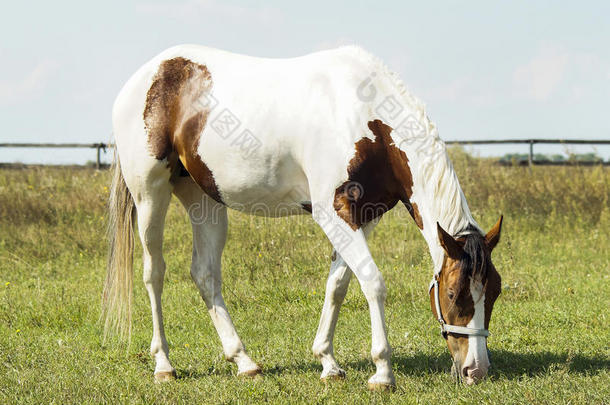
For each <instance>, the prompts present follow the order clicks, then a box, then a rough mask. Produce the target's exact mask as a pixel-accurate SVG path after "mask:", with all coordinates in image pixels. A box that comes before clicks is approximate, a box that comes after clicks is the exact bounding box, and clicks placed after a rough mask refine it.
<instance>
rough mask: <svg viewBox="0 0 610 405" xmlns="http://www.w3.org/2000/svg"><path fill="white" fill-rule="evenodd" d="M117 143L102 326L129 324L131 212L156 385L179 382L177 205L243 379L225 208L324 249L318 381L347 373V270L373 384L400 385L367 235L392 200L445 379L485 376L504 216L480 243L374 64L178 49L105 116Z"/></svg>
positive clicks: (445, 174)
mask: <svg viewBox="0 0 610 405" xmlns="http://www.w3.org/2000/svg"><path fill="white" fill-rule="evenodd" d="M113 131H114V136H115V139H116V147H117V153H118V155H117V161H116V169H115V174H114V180H113V187H112V192H111V198H110V214H111V215H110V218H111V228H110V236H111V247H110V256H109V266H108V275H107V280H106V286H105V292H104V303H105V312H106V316H107V318H106V326H107V327H112V326H116V327H118V328H119V329H122V330H124V331H125V330H127V329H128V328H129V327H130V326H128V325H130V311H131V310H130V305H131V289H132V284H133V282H132V277H133V276H132V273H133V271H132V261H133V259H132V257H133V226H134V217H135V216H136V215H137V224H138V230H139V235H140V239H141V242H142V245H143V251H144V284H145V286H146V289H147V291H148V294H149V297H150V304H151V308H152V320H153V337H152V343H151V353H152V355H153V356H154V357H155V360H156V366H155V377H156V379H157V380H160V381H162V380H166V379H171V378H173V377H174V376H175V371H174V368H173V367H172V365H171V363H170V361H169V353H168V345H167V341H166V339H165V333H164V328H163V316H162V312H161V293H162V290H163V278H164V273H165V263H164V260H163V254H162V241H163V227H164V220H165V214H166V211H167V208H168V204H169V202H170V199H171V197H172V194H174V195H176V196H177V197H178V198H179V199H180V201H181V202H182V204H183V205H184V206H185V207H186V209H187V211H189V215H190V218H191V222H192V227H193V262H192V266H191V275H192V278H193V280H194V282H195V284H196V285H197V287H198V288H199V291H200V293H201V296H202V297H203V299H204V301H205V304H206V305H207V308H208V309H209V314H210V316H211V317H212V321H213V323H214V326H215V327H216V330H217V332H218V335H219V336H220V340H221V341H222V346H223V349H224V354H225V356H226V358H227V359H228V360H230V361H233V362H235V363H236V364H237V369H238V374H242V375H256V374H258V373H260V371H261V370H260V368H259V367H258V366H257V364H256V363H255V362H254V361H252V359H251V358H250V357H249V356H248V354H246V350H245V348H244V345H243V343H242V342H241V340H240V338H239V336H238V335H237V332H236V330H235V327H234V326H233V323H232V321H231V318H230V316H229V313H228V311H227V308H226V305H225V303H224V300H223V297H222V295H221V270H220V262H221V260H220V258H221V255H222V250H223V246H224V244H225V239H226V232H227V208H233V209H237V210H240V211H243V212H249V213H252V214H256V215H266V216H285V215H299V214H308V213H311V214H312V216H313V219H314V220H315V221H316V222H317V223H318V224H319V225H320V227H321V228H322V230H323V231H324V232H325V233H326V235H327V236H328V238H329V240H330V242H331V243H332V245H333V247H334V249H335V253H333V256H332V263H331V266H330V274H329V276H328V281H327V284H326V295H325V300H324V306H323V308H322V315H321V319H320V324H319V327H318V332H317V334H316V338H315V341H314V343H313V352H314V354H315V356H316V357H317V358H319V359H320V361H321V363H322V367H323V371H322V378H323V379H324V378H332V377H341V376H343V375H344V371H343V370H342V369H341V368H340V367H339V365H338V364H337V361H336V360H335V358H334V355H333V335H334V329H335V325H336V323H337V316H338V313H339V308H340V306H341V303H342V301H343V298H344V297H345V293H346V291H347V286H348V284H349V281H350V278H351V275H352V273H353V274H355V276H356V278H357V279H358V281H359V282H360V286H361V288H362V291H363V293H364V295H365V297H366V299H367V301H368V304H369V309H370V317H371V326H372V328H371V329H372V347H371V356H372V358H373V361H374V363H375V366H376V373H375V374H374V375H373V376H372V377H371V378H370V379H369V387H371V388H387V387H392V386H394V385H395V378H394V373H393V372H392V367H391V365H390V354H391V349H390V345H389V343H388V338H387V332H386V325H385V316H384V300H385V297H386V286H385V283H384V280H383V277H382V275H381V273H380V271H379V269H378V268H377V266H376V265H375V262H374V260H373V258H372V257H371V253H370V252H369V249H368V246H367V242H366V238H367V236H368V235H369V234H370V233H371V231H372V230H373V227H374V226H375V225H376V224H377V222H378V220H379V218H380V217H381V216H382V215H383V213H385V212H386V211H387V210H389V209H391V208H392V207H393V206H394V205H396V204H397V203H398V202H402V203H403V204H404V205H405V206H406V207H407V209H408V210H409V212H410V213H411V215H412V217H413V219H414V221H415V223H416V225H417V226H418V227H419V229H420V230H421V233H422V235H423V236H424V238H425V240H426V242H427V243H428V246H429V249H430V254H431V255H432V259H433V262H434V279H433V282H432V284H431V287H430V291H429V293H430V299H431V303H432V310H433V312H434V314H435V316H436V317H437V319H438V320H439V321H440V322H441V328H442V331H443V336H445V338H446V339H447V343H448V346H449V349H450V351H451V354H452V357H453V359H454V365H457V368H456V369H455V370H456V371H457V372H458V373H459V374H460V375H461V376H463V377H464V379H465V380H466V382H468V383H472V382H475V381H477V380H479V379H481V378H483V377H484V376H485V375H486V374H487V369H488V367H489V359H488V355H487V340H486V337H487V328H488V324H489V319H490V316H491V311H492V307H493V304H494V301H495V299H496V298H497V296H498V294H499V293H500V277H499V275H498V273H497V272H496V270H495V268H494V266H493V265H492V263H491V260H490V255H491V250H492V249H493V248H494V246H495V245H496V243H497V242H498V239H499V235H500V227H501V220H500V221H498V223H497V224H496V225H495V226H494V227H493V229H492V230H491V231H490V232H489V233H488V234H487V235H485V234H484V233H483V232H482V231H481V229H480V228H479V226H478V225H477V224H476V222H475V221H474V219H473V218H472V216H471V214H470V211H469V209H468V205H467V203H466V200H465V198H464V195H463V193H462V190H461V189H460V186H459V183H458V180H457V177H456V175H455V172H454V170H453V167H452V165H451V162H450V161H449V158H448V156H447V152H446V148H445V145H444V143H443V142H442V141H441V140H440V139H439V137H438V134H437V129H436V127H435V125H434V124H433V123H432V122H431V121H430V120H429V119H428V117H427V116H426V113H425V108H424V106H423V104H422V103H421V102H419V101H418V100H417V99H415V98H414V97H413V96H412V95H410V94H409V92H408V91H407V90H406V89H405V87H404V85H403V84H402V82H401V81H400V80H399V79H398V78H397V77H396V76H395V75H394V74H392V73H391V72H389V71H388V69H387V68H386V67H385V66H384V65H383V64H382V63H381V62H380V61H379V60H378V59H376V58H375V57H373V56H371V55H370V54H368V53H367V52H365V51H363V50H362V49H360V48H357V47H353V46H350V47H342V48H339V49H335V50H329V51H323V52H318V53H314V54H310V55H307V56H303V57H299V58H293V59H262V58H254V57H248V56H242V55H236V54H232V53H228V52H224V51H220V50H216V49H211V48H206V47H202V46H195V45H183V46H177V47H174V48H171V49H168V50H166V51H164V52H163V53H161V54H160V55H158V56H157V57H155V58H154V59H152V60H151V61H150V62H148V63H146V64H145V65H144V66H142V68H140V69H139V70H138V71H137V72H136V73H135V74H134V75H133V76H132V77H131V79H129V81H128V82H127V83H126V84H125V86H124V87H123V89H122V90H121V92H120V94H119V96H118V97H117V99H116V101H115V104H114V109H113ZM119 161H120V164H119ZM194 205H196V206H197V207H199V208H201V207H204V211H205V212H204V213H203V215H201V213H198V214H197V215H195V213H194V212H192V210H190V209H189V207H192V206H194ZM199 211H200V210H199Z"/></svg>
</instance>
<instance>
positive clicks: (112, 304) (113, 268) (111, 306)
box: [102, 154, 135, 337]
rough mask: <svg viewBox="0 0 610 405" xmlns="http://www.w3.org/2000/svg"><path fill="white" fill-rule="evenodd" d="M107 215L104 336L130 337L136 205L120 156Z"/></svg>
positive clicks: (103, 311) (103, 300) (103, 314)
mask: <svg viewBox="0 0 610 405" xmlns="http://www.w3.org/2000/svg"><path fill="white" fill-rule="evenodd" d="M108 211H109V213H108V214H109V215H108V219H109V221H108V241H109V250H108V269H107V273H106V282H105V284H104V294H103V298H102V317H103V318H105V319H104V336H106V335H107V333H108V332H109V331H110V330H113V331H116V332H118V334H119V335H120V336H122V337H125V336H127V337H130V335H131V301H132V290H133V247H134V245H133V243H134V242H133V239H134V235H133V234H134V217H135V205H134V201H133V197H132V195H131V193H130V192H129V189H128V188H127V184H125V178H124V177H123V173H122V172H121V165H120V163H119V156H118V154H116V155H115V162H114V176H113V178H112V187H111V189H110V197H109V199H108Z"/></svg>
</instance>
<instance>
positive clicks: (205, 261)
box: [174, 177, 261, 376]
mask: <svg viewBox="0 0 610 405" xmlns="http://www.w3.org/2000/svg"><path fill="white" fill-rule="evenodd" d="M174 194H176V196H178V198H179V199H180V201H181V202H182V204H183V205H184V207H185V208H186V210H187V212H188V214H189V218H190V220H191V224H192V226H193V262H192V265H191V277H192V278H193V281H194V282H195V284H196V285H197V287H198V288H199V293H200V294H201V297H202V298H203V300H204V301H205V304H206V306H207V308H208V312H209V314H210V317H211V318H212V322H213V323H214V327H215V328H216V332H217V333H218V336H219V337H220V341H221V342H222V347H223V351H224V354H225V358H226V359H227V360H228V361H231V362H234V363H235V364H237V374H238V375H246V376H255V375H257V374H260V372H261V369H260V368H259V367H258V365H257V364H256V363H254V362H253V361H252V359H250V357H249V356H248V354H247V353H246V349H245V347H244V345H243V343H242V341H241V339H240V338H239V336H238V335H237V331H236V330H235V326H234V325H233V322H232V321H231V317H230V316H229V311H228V310H227V307H226V305H225V302H224V299H223V298H222V292H221V286H222V279H221V270H220V260H221V256H222V250H223V248H224V244H225V241H226V237H227V224H228V221H227V208H226V207H225V206H224V205H222V204H220V203H217V202H216V201H214V200H213V199H212V198H210V197H208V196H207V194H205V193H204V192H203V191H202V190H201V188H199V186H197V185H196V184H195V183H194V182H193V180H192V179H191V178H190V177H182V178H180V179H179V180H178V181H177V184H176V187H175V188H174Z"/></svg>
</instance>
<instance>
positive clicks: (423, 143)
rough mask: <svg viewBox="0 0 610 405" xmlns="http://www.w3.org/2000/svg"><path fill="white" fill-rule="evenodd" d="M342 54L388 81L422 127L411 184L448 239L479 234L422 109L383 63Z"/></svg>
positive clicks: (443, 148)
mask: <svg viewBox="0 0 610 405" xmlns="http://www.w3.org/2000/svg"><path fill="white" fill-rule="evenodd" d="M344 48H345V49H346V50H349V51H351V52H354V53H355V54H356V55H358V56H359V57H360V58H362V59H363V60H367V61H368V63H370V64H371V66H372V69H373V70H374V71H376V72H378V73H382V75H379V76H383V77H386V78H387V79H388V82H389V84H390V85H391V86H392V87H393V90H394V94H395V95H396V96H399V97H400V100H401V101H402V102H403V103H404V104H405V105H406V106H407V107H408V108H409V109H410V110H411V112H412V113H413V114H414V115H415V117H416V118H417V120H418V121H419V123H420V124H421V125H422V126H423V127H424V130H425V132H426V135H425V136H422V137H418V138H417V140H416V141H415V142H414V143H417V145H413V150H416V151H421V152H419V154H420V156H419V159H418V161H419V162H420V164H419V166H418V170H417V173H416V175H417V178H416V179H415V178H414V179H413V181H414V182H419V184H423V185H424V187H425V188H427V189H428V191H427V193H428V194H429V196H430V201H428V202H429V203H430V205H431V207H430V210H431V212H433V213H434V214H435V216H436V218H437V221H438V222H439V223H440V224H441V226H443V228H444V229H445V230H446V231H447V232H449V234H451V235H457V234H461V233H464V231H466V230H468V229H470V228H474V229H477V230H478V231H479V232H478V233H480V232H482V230H481V229H480V228H479V226H478V224H477V223H476V221H475V220H474V218H473V217H472V214H471V213H470V209H469V208H468V203H467V202H466V198H465V197H464V193H463V192H462V189H461V188H460V184H459V181H458V178H457V176H456V174H455V171H454V170H453V165H452V163H451V160H450V159H449V155H448V154H447V147H446V145H445V142H443V140H442V139H441V138H440V137H439V136H438V129H437V127H436V125H435V124H434V122H432V120H430V118H429V117H428V115H427V113H426V105H425V104H424V103H423V102H422V101H420V100H419V99H418V98H417V97H415V96H414V95H413V94H411V92H410V91H409V90H408V89H407V86H406V85H405V84H404V82H403V81H402V80H401V79H400V77H399V76H398V74H397V73H395V72H393V71H391V70H390V69H389V68H388V67H387V66H386V65H385V63H383V61H382V60H381V59H379V58H377V57H376V56H374V55H372V54H370V53H369V52H367V51H366V50H364V49H362V48H360V47H358V46H355V45H348V46H345V47H344Z"/></svg>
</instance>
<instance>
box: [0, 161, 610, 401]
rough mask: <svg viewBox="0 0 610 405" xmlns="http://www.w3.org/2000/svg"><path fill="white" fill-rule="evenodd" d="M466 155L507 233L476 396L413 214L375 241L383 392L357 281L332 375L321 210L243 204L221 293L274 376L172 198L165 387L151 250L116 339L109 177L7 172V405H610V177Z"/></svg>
mask: <svg viewBox="0 0 610 405" xmlns="http://www.w3.org/2000/svg"><path fill="white" fill-rule="evenodd" d="M452 157H453V160H454V164H455V168H456V171H457V173H458V176H459V178H460V182H461V184H462V187H463V189H464V192H465V194H466V197H467V199H468V201H469V205H470V207H471V210H472V211H473V214H474V216H475V218H476V219H477V221H478V222H479V224H480V225H481V226H482V227H483V228H485V229H488V228H489V227H491V226H492V225H493V223H494V222H495V220H497V217H498V215H499V214H500V213H503V214H504V218H505V223H504V228H503V233H502V240H501V241H500V244H499V245H498V248H497V249H496V250H495V251H494V255H493V258H494V263H495V265H496V267H497V269H498V271H499V272H500V274H501V276H502V294H501V296H500V298H499V299H498V302H497V303H496V305H495V309H494V313H493V316H492V320H491V324H490V332H491V334H492V336H491V337H490V338H489V349H490V351H491V361H492V370H491V372H490V377H489V378H488V379H487V380H485V381H484V382H482V383H480V384H478V385H476V386H473V387H465V386H461V385H459V384H457V383H456V382H455V381H454V380H453V378H452V377H451V376H450V374H449V369H450V366H451V360H450V355H449V352H448V350H447V347H446V345H445V342H444V340H443V339H442V338H441V337H440V335H439V331H438V324H437V322H436V320H435V319H434V318H433V316H432V313H431V311H430V307H429V299H428V295H427V288H428V282H429V280H430V276H431V273H432V265H431V260H430V258H429V254H428V250H427V247H426V244H425V242H424V240H423V238H422V237H421V236H420V234H419V231H418V229H417V227H416V226H415V225H414V224H413V221H412V220H411V219H410V217H409V216H408V213H407V212H406V210H405V209H404V208H402V207H397V208H396V209H394V210H393V211H391V212H390V213H388V214H387V215H386V217H385V218H384V219H383V220H382V221H381V224H380V225H379V226H378V227H377V228H376V231H375V233H374V235H373V237H372V238H371V241H370V246H371V250H372V252H373V256H374V257H375V259H376V261H377V264H378V265H379V267H380V269H381V270H382V272H383V275H384V277H385V280H386V284H387V286H388V298H387V307H386V317H387V322H388V327H389V338H390V344H391V345H392V347H393V356H392V360H393V367H394V371H395V373H396V379H397V390H396V391H395V392H394V393H375V392H369V391H368V390H367V388H366V380H367V378H368V377H370V375H372V374H373V372H374V366H373V364H372V362H371V360H370V355H369V350H370V323H369V314H368V309H367V304H366V301H365V299H364V297H363V295H362V293H361V292H360V289H359V287H358V283H357V282H356V281H355V280H352V283H351V285H350V290H349V293H348V296H347V298H346V301H345V304H344V305H343V308H342V310H341V315H340V317H339V322H338V326H337V333H336V337H335V353H336V357H337V360H338V361H339V363H340V365H341V366H342V367H343V368H344V369H345V370H346V372H347V377H346V379H345V380H344V381H336V382H332V383H331V384H328V385H325V384H323V383H321V382H320V380H319V374H320V372H321V366H320V365H319V363H318V361H317V360H316V359H315V358H314V357H313V355H312V354H311V350H310V347H311V344H312V342H313V338H314V335H315V332H316V328H317V324H318V320H319V315H320V310H321V308H322V302H323V298H324V285H325V281H326V276H327V271H328V267H329V261H330V254H331V247H330V244H329V242H328V241H327V239H326V238H325V236H324V235H323V234H322V232H321V230H319V229H318V228H317V227H316V225H315V224H314V222H313V220H312V219H311V218H309V217H305V216H304V217H292V218H285V219H265V218H254V217H249V216H245V215H242V214H238V213H235V212H231V214H230V227H229V239H228V242H227V247H226V249H225V252H224V256H223V277H224V285H223V294H224V297H225V300H226V301H227V305H228V307H229V310H230V311H231V315H232V317H233V320H234V322H235V324H236V327H237V330H238V332H239V333H240V335H241V337H242V339H243V341H244V343H245V344H246V346H247V348H248V350H249V353H250V354H251V356H252V358H253V359H254V360H255V361H257V362H258V363H259V364H260V365H261V366H262V367H263V372H264V377H263V378H259V379H255V380H250V379H244V378H236V377H235V376H234V375H235V372H236V368H235V366H234V365H232V364H230V363H227V362H225V360H224V359H223V355H222V349H221V346H220V342H219V339H218V337H217V335H216V332H215V330H214V328H213V326H212V324H211V321H210V319H209V317H208V314H207V310H206V307H205V305H204V303H203V301H202V300H201V298H200V297H199V294H198V292H197V290H196V288H195V286H194V284H193V283H192V281H191V280H190V275H189V266H190V259H191V231H190V224H189V223H188V219H187V216H186V214H185V211H184V209H183V208H182V207H181V206H180V205H179V203H178V201H177V200H176V199H174V200H173V202H172V204H171V207H170V211H169V213H168V217H167V227H166V232H165V247H164V251H165V259H166V262H167V265H168V271H167V274H166V283H165V290H164V295H163V304H164V315H165V327H166V333H167V337H168V340H169V344H170V357H171V359H172V361H173V364H174V366H175V367H176V369H177V373H178V379H177V380H176V381H174V382H170V383H167V384H162V385H159V384H155V383H154V382H153V368H154V362H153V361H152V359H151V357H150V355H149V353H148V352H149V344H150V337H151V333H152V329H151V324H150V306H149V303H148V298H147V295H146V292H145V289H144V287H143V285H142V282H141V267H142V263H141V259H140V252H141V247H140V245H139V241H137V243H136V246H137V249H136V258H135V259H136V260H135V263H136V265H135V268H136V275H135V279H136V280H137V282H136V286H135V291H134V292H135V306H134V323H133V334H132V338H131V342H130V344H129V345H128V344H126V343H122V342H120V341H119V340H118V339H117V338H116V337H112V336H110V337H109V338H108V339H107V340H106V341H104V340H103V334H102V330H103V327H102V325H101V323H100V322H99V321H98V318H99V315H100V301H101V291H102V284H103V280H104V277H105V260H106V249H107V247H106V241H105V227H106V219H107V218H106V211H105V203H106V199H107V196H108V191H109V190H108V187H109V181H110V172H108V171H94V170H91V169H62V168H35V169H23V170H8V169H5V170H2V171H0V281H1V285H0V402H2V403H13V402H19V403H100V402H107V403H116V402H128V403H155V402H159V403H187V402H188V403H195V402H199V403H248V402H256V401H261V402H262V401H268V402H272V403H295V402H302V403H328V402H330V403H368V402H396V403H416V402H420V403H440V402H442V403H446V404H450V403H607V402H608V398H610V384H609V383H608V382H609V381H610V346H609V342H610V327H609V326H608V322H609V321H610V316H609V315H610V313H609V311H608V308H610V279H609V275H610V232H609V231H608V230H609V229H610V171H609V169H608V168H603V167H592V168H583V167H534V168H533V169H532V170H531V171H530V170H529V169H528V168H522V167H498V166H495V165H493V164H492V163H491V162H489V161H486V160H481V159H474V158H472V157H470V156H469V155H467V154H466V153H464V152H463V151H462V150H461V149H455V150H452Z"/></svg>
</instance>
